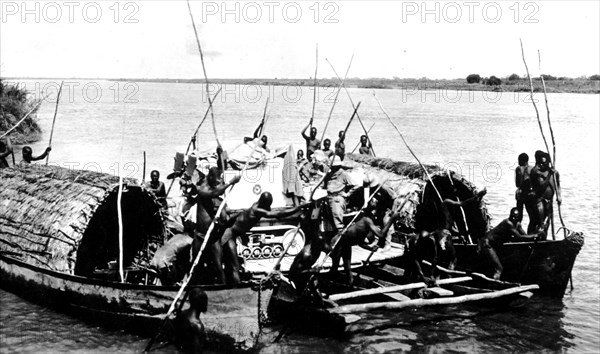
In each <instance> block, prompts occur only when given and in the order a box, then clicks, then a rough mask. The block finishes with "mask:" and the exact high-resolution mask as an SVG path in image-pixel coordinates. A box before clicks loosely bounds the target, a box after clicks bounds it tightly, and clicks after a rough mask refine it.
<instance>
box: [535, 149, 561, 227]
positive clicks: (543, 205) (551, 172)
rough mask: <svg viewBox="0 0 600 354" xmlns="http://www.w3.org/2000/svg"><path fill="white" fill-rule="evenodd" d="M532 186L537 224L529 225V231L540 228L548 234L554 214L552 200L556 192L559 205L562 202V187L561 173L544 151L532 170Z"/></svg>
mask: <svg viewBox="0 0 600 354" xmlns="http://www.w3.org/2000/svg"><path fill="white" fill-rule="evenodd" d="M531 186H532V189H533V192H534V193H535V209H534V211H535V212H536V215H537V216H536V218H535V221H536V224H535V226H531V223H530V226H531V227H528V228H527V230H528V231H529V232H535V231H539V230H540V229H541V230H543V231H544V233H545V234H546V233H547V232H548V226H549V225H550V217H551V216H552V200H553V198H554V193H556V199H557V200H556V201H557V203H558V205H560V204H561V203H562V196H561V189H560V175H559V173H558V171H556V170H555V169H553V168H552V167H550V156H549V155H548V154H547V153H542V155H541V156H540V158H539V163H538V165H537V166H536V167H534V168H533V170H532V171H531Z"/></svg>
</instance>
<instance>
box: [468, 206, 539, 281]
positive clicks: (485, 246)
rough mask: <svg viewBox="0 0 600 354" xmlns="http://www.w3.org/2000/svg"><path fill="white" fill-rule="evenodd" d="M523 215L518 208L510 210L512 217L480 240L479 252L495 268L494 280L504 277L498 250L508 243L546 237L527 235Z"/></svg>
mask: <svg viewBox="0 0 600 354" xmlns="http://www.w3.org/2000/svg"><path fill="white" fill-rule="evenodd" d="M522 218H523V215H522V214H521V213H520V212H519V210H518V209H517V208H512V209H511V210H510V215H509V216H508V218H507V219H504V220H502V221H501V222H500V224H498V226H496V227H494V228H493V229H491V230H490V231H488V232H487V233H486V234H485V236H484V237H482V238H480V239H479V242H478V247H477V252H478V253H480V254H483V255H484V256H485V257H486V258H487V259H488V260H489V261H490V263H491V264H492V266H493V268H494V279H496V280H498V279H500V276H501V275H502V270H503V268H502V264H501V263H500V259H499V258H498V255H497V254H496V250H497V249H498V248H499V247H501V246H502V245H503V244H504V243H506V242H508V241H512V240H515V241H531V240H538V239H540V238H542V237H543V236H544V235H543V234H544V233H543V232H540V233H539V234H538V235H527V234H526V233H525V231H523V228H522V227H521V219H522Z"/></svg>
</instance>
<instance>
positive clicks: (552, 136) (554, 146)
mask: <svg viewBox="0 0 600 354" xmlns="http://www.w3.org/2000/svg"><path fill="white" fill-rule="evenodd" d="M538 65H539V70H540V78H541V79H542V88H543V89H544V101H545V103H546V115H547V118H548V127H549V128H550V138H551V139H552V155H553V156H552V165H553V166H554V167H555V168H556V141H555V140H554V130H553V129H552V121H550V106H549V105H548V94H547V93H546V82H545V81H544V75H542V73H541V72H542V56H541V54H540V51H539V50H538ZM552 182H553V186H552V188H554V193H555V197H556V206H557V209H558V218H559V219H560V224H561V225H562V228H563V232H564V234H563V235H564V238H567V229H566V227H565V222H564V220H563V217H562V212H561V208H560V204H559V203H558V185H557V184H556V176H552ZM550 218H551V222H552V239H553V240H555V239H556V235H554V213H552V214H550Z"/></svg>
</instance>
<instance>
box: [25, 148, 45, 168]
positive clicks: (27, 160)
mask: <svg viewBox="0 0 600 354" xmlns="http://www.w3.org/2000/svg"><path fill="white" fill-rule="evenodd" d="M51 150H52V148H51V147H50V146H48V147H47V148H46V151H44V153H43V154H41V155H40V156H37V157H34V156H33V150H31V147H29V146H25V147H23V161H22V162H24V163H28V164H29V163H31V161H39V160H43V159H45V158H46V156H48V153H49V152H50V151H51Z"/></svg>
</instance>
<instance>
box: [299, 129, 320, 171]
mask: <svg viewBox="0 0 600 354" xmlns="http://www.w3.org/2000/svg"><path fill="white" fill-rule="evenodd" d="M310 126H312V119H311V120H310V122H309V123H308V125H307V126H306V127H304V129H303V130H302V137H303V138H304V140H306V158H307V159H308V160H309V161H310V157H311V156H312V154H313V153H314V152H315V151H317V150H319V149H320V148H321V140H319V139H318V138H317V128H315V127H311V128H310V136H308V135H306V130H307V129H308V127H310Z"/></svg>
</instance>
